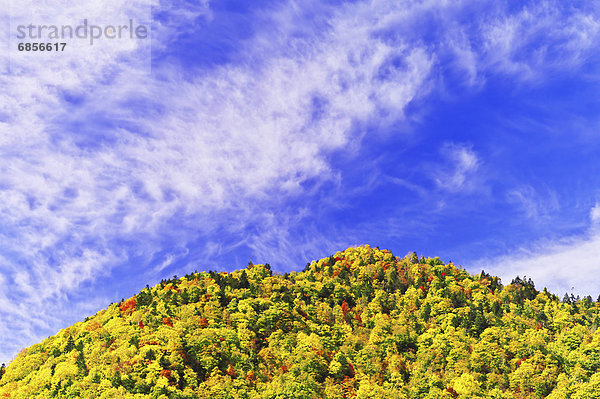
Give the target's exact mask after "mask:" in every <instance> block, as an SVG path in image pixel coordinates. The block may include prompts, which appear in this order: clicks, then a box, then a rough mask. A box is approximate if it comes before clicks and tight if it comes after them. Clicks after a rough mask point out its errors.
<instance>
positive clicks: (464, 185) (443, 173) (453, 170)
mask: <svg viewBox="0 0 600 399" xmlns="http://www.w3.org/2000/svg"><path fill="white" fill-rule="evenodd" d="M440 152H441V154H442V155H443V156H444V157H445V158H446V159H447V161H448V163H449V165H450V167H449V169H450V170H448V169H447V168H446V167H444V169H438V171H437V172H436V177H435V182H436V183H437V185H438V186H439V187H440V188H443V189H445V190H448V191H451V192H457V191H460V190H463V189H472V188H473V185H472V184H471V183H470V182H469V181H468V178H469V177H471V176H473V175H474V174H475V172H476V171H477V169H478V168H479V164H480V161H479V158H478V157H477V155H476V154H475V152H474V151H473V150H472V149H471V147H470V146H466V145H459V144H451V143H447V144H445V145H444V146H443V147H442V149H441V151H440Z"/></svg>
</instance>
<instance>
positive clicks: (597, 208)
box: [0, 0, 600, 361]
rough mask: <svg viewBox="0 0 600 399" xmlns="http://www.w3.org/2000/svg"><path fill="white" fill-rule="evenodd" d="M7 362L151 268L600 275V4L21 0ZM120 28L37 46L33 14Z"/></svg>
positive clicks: (3, 95) (565, 286)
mask: <svg viewBox="0 0 600 399" xmlns="http://www.w3.org/2000/svg"><path fill="white" fill-rule="evenodd" d="M9 5H10V7H8V8H3V9H4V10H8V11H2V13H1V14H0V19H1V20H2V23H3V26H4V27H5V28H6V32H7V34H6V35H4V36H3V37H2V40H3V42H2V43H3V46H4V50H5V51H2V52H1V53H0V59H1V62H0V65H1V66H2V69H0V72H1V74H0V235H1V240H0V286H1V287H2V290H1V292H0V360H4V361H8V360H10V359H11V358H12V357H13V356H14V355H15V354H16V353H17V352H18V351H19V350H20V349H21V348H22V347H26V346H29V345H31V344H33V343H35V342H37V341H39V340H41V339H43V338H45V337H47V336H49V335H52V334H54V333H56V332H57V331H58V330H59V329H61V328H64V327H66V326H68V325H70V324H72V323H74V322H76V321H78V320H81V319H83V318H84V317H86V316H87V315H89V314H93V313H95V312H96V311H97V310H99V309H101V308H104V307H106V306H107V304H109V303H110V302H114V301H119V300H120V299H121V298H124V297H125V298H126V297H129V296H131V295H133V294H135V293H136V292H138V291H139V290H140V289H141V288H143V287H144V286H145V285H146V284H147V283H149V284H155V283H156V282H158V281H160V279H162V278H167V277H171V276H173V275H175V274H177V275H183V274H185V273H187V272H190V271H193V270H195V269H197V270H207V269H216V270H233V269H236V268H240V267H244V266H245V265H246V264H247V263H248V261H252V262H254V263H267V262H268V263H270V264H271V265H272V266H273V268H274V269H275V270H276V271H279V272H284V271H291V270H299V269H301V268H302V267H303V266H304V265H305V264H306V262H309V261H311V260H313V259H318V258H321V257H325V256H328V255H330V254H331V253H333V252H336V251H337V250H343V249H345V248H347V247H349V246H353V245H361V244H370V245H372V246H375V245H378V246H380V247H382V248H388V249H390V250H392V251H393V252H394V253H395V254H397V255H400V256H403V255H405V254H406V253H408V252H410V251H416V252H417V253H419V254H423V255H425V256H439V257H440V258H441V259H443V260H445V261H449V260H452V261H453V262H454V263H455V264H460V265H463V266H464V267H465V268H467V269H468V270H470V271H472V272H478V271H480V270H481V269H482V268H483V269H485V270H486V271H488V272H492V273H494V274H497V275H500V276H501V277H502V278H503V280H504V282H505V283H509V282H510V280H511V279H512V278H513V277H515V276H516V275H520V276H523V275H527V276H530V277H532V278H533V279H534V281H535V282H536V285H537V287H538V288H540V289H541V288H542V287H544V286H547V287H548V288H549V289H550V290H551V291H553V292H555V293H557V294H558V295H561V296H562V294H563V293H564V292H567V291H568V292H571V291H572V292H574V293H575V294H581V295H588V294H590V295H592V296H593V297H594V298H596V297H597V296H598V294H600V288H599V287H600V277H599V276H600V273H598V270H599V269H600V267H599V266H600V264H599V263H598V259H599V258H600V181H599V180H600V177H599V176H600V175H599V173H598V172H599V170H598V169H599V163H598V160H599V159H600V138H599V136H598V134H599V128H600V123H599V122H600V115H599V112H598V110H599V109H600V97H599V96H598V93H599V92H600V90H599V89H600V68H599V65H600V63H599V61H600V59H599V58H600V56H599V51H598V50H600V45H599V43H600V42H599V39H600V12H599V11H600V10H599V9H598V6H597V5H594V4H593V2H584V1H581V2H576V1H570V2H569V1H567V2H564V1H563V2H559V1H535V2H518V3H515V4H513V5H509V4H507V3H503V2H494V1H455V2H440V1H419V2H414V1H384V0H379V1H378V0H373V1H346V2H340V1H325V2H323V1H254V2H247V1H208V0H206V1H197V2H193V3H192V2H184V1H160V0H153V1H149V0H146V1H129V2H120V1H117V0H106V1H103V2H102V3H100V2H94V1H89V0H87V1H78V2H74V1H71V0H48V1H46V2H38V1H36V2H34V1H28V0H25V1H19V2H17V1H12V2H10V4H9ZM84 19H87V20H88V21H89V23H90V24H99V25H102V24H103V26H106V25H108V24H120V23H123V22H127V21H128V20H129V19H133V20H135V21H136V22H138V23H140V24H142V23H143V24H147V25H149V26H151V28H152V36H151V38H148V39H137V40H125V39H119V40H108V39H106V38H103V39H99V40H98V41H97V42H95V43H94V45H93V46H90V45H89V43H88V42H87V41H86V40H78V39H68V40H66V41H67V42H68V44H67V48H66V51H64V52H61V53H53V54H49V53H46V54H41V53H37V54H33V53H26V52H18V51H17V44H18V42H19V40H18V39H17V38H16V37H15V34H16V31H15V27H16V26H18V25H19V24H28V23H33V24H47V25H48V24H74V25H76V24H79V23H81V22H82V21H83V20H84Z"/></svg>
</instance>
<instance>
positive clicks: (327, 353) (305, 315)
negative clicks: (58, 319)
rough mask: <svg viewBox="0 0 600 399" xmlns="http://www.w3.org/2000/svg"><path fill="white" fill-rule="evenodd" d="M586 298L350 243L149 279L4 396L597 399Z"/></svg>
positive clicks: (61, 338)
mask: <svg viewBox="0 0 600 399" xmlns="http://www.w3.org/2000/svg"><path fill="white" fill-rule="evenodd" d="M599 309H600V307H599V304H598V303H597V302H594V301H592V299H591V298H590V297H586V298H584V299H579V298H575V297H573V296H572V295H571V296H569V295H565V297H564V298H563V299H562V300H559V298H558V297H557V296H556V295H553V294H550V293H548V292H547V291H546V290H543V291H542V292H538V291H537V290H536V289H535V286H534V284H533V282H532V281H531V280H527V279H520V278H516V279H515V280H513V281H512V283H511V284H509V285H506V286H503V285H502V284H501V282H500V280H499V279H498V278H497V277H493V276H490V275H488V274H486V273H485V272H482V273H480V274H477V275H471V274H469V273H468V272H467V271H465V270H463V269H462V268H460V267H456V266H454V265H453V264H452V263H449V264H444V263H443V262H441V261H440V260H439V259H438V258H433V259H432V258H423V257H421V258H419V257H418V256H417V255H416V254H411V255H409V256H406V257H404V258H396V257H394V256H393V255H392V254H391V253H390V252H389V251H386V250H380V249H379V248H371V247H369V246H362V247H356V248H349V249H347V250H346V251H343V252H338V253H336V254H335V255H333V256H330V257H328V258H324V259H321V260H319V261H314V262H312V263H310V264H307V266H306V268H305V269H304V270H303V271H301V272H292V273H286V274H285V275H278V274H273V273H272V271H271V268H270V267H269V265H253V264H249V265H248V267H247V268H245V269H243V270H239V271H234V272H232V273H224V272H222V273H217V272H212V271H211V272H201V273H193V274H189V275H186V276H184V277H181V278H177V277H174V278H173V279H170V280H166V281H162V282H161V283H160V284H158V285H156V286H155V287H148V286H147V287H146V288H145V289H144V290H142V291H141V292H140V293H139V294H137V295H136V296H134V297H132V298H129V299H127V300H123V301H121V302H120V303H116V304H112V305H110V306H109V307H108V308H107V309H106V310H102V311H100V312H98V313H97V314H96V315H94V316H92V317H89V318H87V319H86V320H85V321H83V322H80V323H76V324H75V325H73V326H71V327H69V328H66V329H64V330H61V331H60V332H59V333H58V334H56V335H55V336H52V337H49V338H48V339H46V340H44V341H43V342H41V343H39V344H36V345H33V346H32V347H30V348H27V349H24V350H23V351H22V352H21V353H20V354H19V355H18V356H17V357H16V358H15V359H14V360H13V361H12V362H11V363H10V364H9V366H8V367H7V368H6V369H5V370H4V369H1V371H0V376H1V377H0V378H1V379H0V397H10V398H32V397H42V398H51V397H57V398H65V397H69V398H70V397H73V398H76V397H81V398H265V399H266V398H273V399H275V398H278V399H280V398H290V399H291V398H294V399H295V398H307V399H308V398H354V397H356V398H480V397H486V398H557V399H564V398H573V399H576V398H600V332H598V330H597V325H598V322H599V321H600V319H599V317H598V313H599Z"/></svg>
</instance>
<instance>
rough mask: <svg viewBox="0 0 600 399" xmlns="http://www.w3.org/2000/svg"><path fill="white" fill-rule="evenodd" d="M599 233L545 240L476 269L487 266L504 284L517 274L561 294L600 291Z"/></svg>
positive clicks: (540, 287)
mask: <svg viewBox="0 0 600 399" xmlns="http://www.w3.org/2000/svg"><path fill="white" fill-rule="evenodd" d="M599 259H600V235H599V234H598V233H593V232H592V233H590V234H589V235H587V236H583V237H574V238H570V239H564V240H561V241H557V242H542V243H539V244H538V245H537V246H535V247H534V248H532V249H523V250H520V251H517V252H516V253H514V254H510V255H507V256H502V257H499V258H496V259H488V260H480V261H477V262H476V263H475V267H474V268H473V270H479V269H482V268H483V269H485V270H486V272H488V273H491V274H492V275H497V276H500V277H501V278H502V281H503V282H504V283H505V284H508V283H510V282H511V280H512V279H513V278H515V277H516V276H517V275H518V276H520V277H523V276H524V275H525V276H527V277H530V278H532V280H533V281H534V283H535V285H536V288H537V289H538V290H541V289H543V287H547V288H548V290H549V291H550V292H552V293H554V294H556V295H559V296H560V297H562V295H563V294H564V293H565V292H567V293H569V294H570V293H571V292H573V293H574V294H575V295H581V296H586V295H591V296H592V298H594V299H596V298H597V296H598V295H599V294H600V289H599V288H598V287H600V263H599V261H598V260H599Z"/></svg>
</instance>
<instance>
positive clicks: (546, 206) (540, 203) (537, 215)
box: [506, 185, 560, 221]
mask: <svg viewBox="0 0 600 399" xmlns="http://www.w3.org/2000/svg"><path fill="white" fill-rule="evenodd" d="M506 199H507V201H508V202H509V203H512V204H515V205H517V206H518V207H520V208H521V210H522V212H523V214H524V215H525V217H527V218H528V219H532V220H535V221H542V220H544V219H548V218H549V217H550V216H551V214H552V213H553V212H556V211H558V210H559V209H560V205H559V203H558V198H557V196H556V193H555V192H554V191H553V190H550V189H546V191H545V192H544V193H543V194H540V193H539V192H538V191H537V190H536V189H535V188H534V187H533V186H531V185H523V186H520V187H517V188H514V189H512V190H510V191H509V192H508V193H507V195H506Z"/></svg>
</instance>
